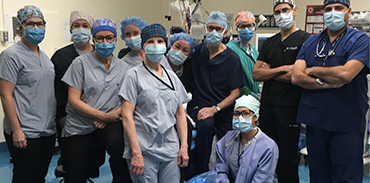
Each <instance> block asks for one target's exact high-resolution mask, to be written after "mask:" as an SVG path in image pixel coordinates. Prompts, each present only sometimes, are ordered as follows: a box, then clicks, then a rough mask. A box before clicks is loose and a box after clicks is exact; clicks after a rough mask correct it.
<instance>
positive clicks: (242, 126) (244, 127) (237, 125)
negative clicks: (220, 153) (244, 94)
mask: <svg viewBox="0 0 370 183" xmlns="http://www.w3.org/2000/svg"><path fill="white" fill-rule="evenodd" d="M252 117H253V116H251V117H249V118H243V117H242V116H239V117H238V118H233V129H235V130H239V131H241V132H248V131H250V130H252V129H253V126H252Z"/></svg>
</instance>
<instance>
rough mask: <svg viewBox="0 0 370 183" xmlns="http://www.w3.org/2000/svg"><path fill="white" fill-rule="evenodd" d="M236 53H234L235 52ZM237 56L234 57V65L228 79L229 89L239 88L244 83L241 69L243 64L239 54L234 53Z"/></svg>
mask: <svg viewBox="0 0 370 183" xmlns="http://www.w3.org/2000/svg"><path fill="white" fill-rule="evenodd" d="M235 54H236V53H235ZM236 56H237V57H236V58H235V59H236V61H235V63H236V64H235V67H234V68H233V70H232V73H231V77H230V80H229V83H230V84H229V90H230V91H231V90H234V89H236V88H240V87H242V86H244V85H245V84H246V81H245V74H244V71H243V66H242V64H241V62H240V60H239V56H238V55H236Z"/></svg>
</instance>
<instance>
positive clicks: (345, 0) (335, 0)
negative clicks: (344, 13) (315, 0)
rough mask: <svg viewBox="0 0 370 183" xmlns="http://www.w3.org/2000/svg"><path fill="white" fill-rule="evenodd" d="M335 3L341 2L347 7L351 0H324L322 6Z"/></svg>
mask: <svg viewBox="0 0 370 183" xmlns="http://www.w3.org/2000/svg"><path fill="white" fill-rule="evenodd" d="M335 3H339V4H343V5H344V6H347V8H349V7H350V5H351V2H350V1H349V0H324V8H325V6H327V5H329V4H335Z"/></svg>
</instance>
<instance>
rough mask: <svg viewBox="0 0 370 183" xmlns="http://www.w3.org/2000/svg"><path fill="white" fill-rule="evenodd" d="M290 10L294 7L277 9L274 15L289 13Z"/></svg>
mask: <svg viewBox="0 0 370 183" xmlns="http://www.w3.org/2000/svg"><path fill="white" fill-rule="evenodd" d="M290 10H293V8H283V9H282V10H276V11H274V15H280V14H281V13H288V12H290Z"/></svg>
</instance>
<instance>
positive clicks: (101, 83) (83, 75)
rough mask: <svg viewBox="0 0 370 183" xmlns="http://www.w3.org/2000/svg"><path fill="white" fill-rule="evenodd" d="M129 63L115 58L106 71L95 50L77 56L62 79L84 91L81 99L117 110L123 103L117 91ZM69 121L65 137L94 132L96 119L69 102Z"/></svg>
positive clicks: (95, 105)
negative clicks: (87, 115)
mask: <svg viewBox="0 0 370 183" xmlns="http://www.w3.org/2000/svg"><path fill="white" fill-rule="evenodd" d="M126 70H127V64H126V63H124V62H123V61H122V60H120V59H118V58H117V57H115V56H113V57H112V62H111V64H110V67H109V70H108V72H107V70H106V68H105V66H104V64H103V63H102V62H101V61H100V60H99V58H98V56H97V55H96V54H95V53H94V52H90V53H87V54H85V55H81V56H79V57H77V58H76V59H75V60H74V61H73V62H72V64H71V66H70V67H69V68H68V70H67V72H66V73H65V74H64V77H63V78H62V81H64V82H65V83H67V84H68V85H69V86H71V87H73V88H76V89H77V90H80V91H81V92H82V95H81V100H82V101H83V102H85V103H86V104H87V105H89V106H91V107H93V108H94V109H98V110H100V111H103V112H109V111H112V110H115V109H117V108H118V107H119V106H120V105H121V100H120V98H119V97H118V92H119V90H120V88H121V86H122V81H123V77H124V74H125V73H126ZM66 112H67V117H66V124H65V127H64V128H63V131H62V137H69V136H72V135H86V134H89V133H92V132H94V131H95V130H96V129H97V128H96V127H95V126H94V121H95V119H94V118H89V117H86V116H84V115H82V114H80V113H78V112H77V111H76V110H74V109H72V108H71V107H70V105H69V102H68V105H67V108H66Z"/></svg>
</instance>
